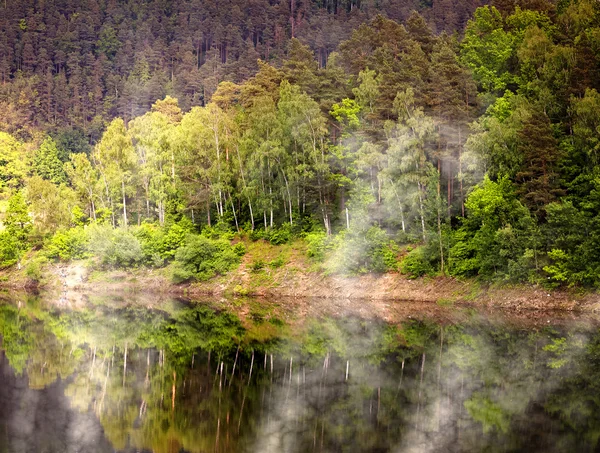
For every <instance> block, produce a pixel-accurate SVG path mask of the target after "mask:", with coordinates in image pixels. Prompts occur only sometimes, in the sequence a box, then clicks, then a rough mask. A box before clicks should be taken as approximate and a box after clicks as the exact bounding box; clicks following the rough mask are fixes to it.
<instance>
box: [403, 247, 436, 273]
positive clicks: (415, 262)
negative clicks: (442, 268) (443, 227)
mask: <svg viewBox="0 0 600 453" xmlns="http://www.w3.org/2000/svg"><path fill="white" fill-rule="evenodd" d="M400 269H401V270H402V272H403V273H405V274H408V275H409V276H410V277H411V278H417V277H421V276H423V275H425V274H431V273H433V272H434V268H433V266H432V265H431V262H430V261H429V259H428V257H427V253H426V249H425V247H417V248H416V249H414V250H412V251H411V252H410V253H409V254H408V255H406V257H405V258H404V259H403V260H402V262H401V263H400Z"/></svg>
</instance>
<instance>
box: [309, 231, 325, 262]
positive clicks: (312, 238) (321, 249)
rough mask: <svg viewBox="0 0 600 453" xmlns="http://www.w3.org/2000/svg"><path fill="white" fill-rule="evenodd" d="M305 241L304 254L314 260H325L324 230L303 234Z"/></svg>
mask: <svg viewBox="0 0 600 453" xmlns="http://www.w3.org/2000/svg"><path fill="white" fill-rule="evenodd" d="M304 240H305V241H306V244H307V247H306V254H307V255H308V257H309V258H312V259H313V260H315V261H318V262H323V261H325V253H326V250H327V244H328V241H327V235H326V234H325V232H324V231H314V232H312V233H308V234H306V235H305V236H304Z"/></svg>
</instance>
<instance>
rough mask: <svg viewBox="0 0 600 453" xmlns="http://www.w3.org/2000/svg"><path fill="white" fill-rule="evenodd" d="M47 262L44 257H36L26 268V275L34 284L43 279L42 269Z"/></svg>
mask: <svg viewBox="0 0 600 453" xmlns="http://www.w3.org/2000/svg"><path fill="white" fill-rule="evenodd" d="M46 262H47V260H46V258H45V257H44V256H37V257H35V258H34V259H33V260H32V261H30V262H29V263H28V264H27V267H26V268H25V275H27V277H28V278H29V279H30V280H32V281H34V282H39V281H41V280H42V277H43V273H42V269H43V267H44V265H45V264H46Z"/></svg>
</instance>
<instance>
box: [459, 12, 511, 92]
mask: <svg viewBox="0 0 600 453" xmlns="http://www.w3.org/2000/svg"><path fill="white" fill-rule="evenodd" d="M514 39H515V38H514V36H513V35H512V34H511V33H509V32H506V31H505V30H504V27H503V20H502V16H501V15H500V12H499V11H498V10H497V9H496V8H495V7H493V6H492V7H490V6H483V7H481V8H478V9H477V10H476V11H475V15H474V17H473V19H472V20H470V21H469V23H468V25H467V28H466V30H465V38H464V39H463V41H462V43H461V58H462V61H463V62H464V63H465V65H466V66H467V67H468V68H469V69H471V70H472V71H473V76H474V77H475V80H477V81H478V82H479V83H480V84H481V86H482V87H483V89H484V90H486V91H487V92H491V93H494V92H502V91H503V90H504V89H505V88H506V86H507V85H508V84H509V83H511V82H512V81H513V75H512V74H511V73H510V72H509V69H510V67H509V62H510V59H511V57H513V55H514V51H515V47H514Z"/></svg>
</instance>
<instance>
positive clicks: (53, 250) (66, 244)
mask: <svg viewBox="0 0 600 453" xmlns="http://www.w3.org/2000/svg"><path fill="white" fill-rule="evenodd" d="M88 242H89V239H88V235H87V232H86V231H85V229H84V228H83V227H76V228H71V229H69V230H62V231H57V232H56V233H55V234H54V236H52V238H51V239H50V241H49V242H48V243H47V244H46V246H45V247H44V248H45V250H46V253H45V254H46V256H47V257H48V258H51V259H61V260H63V261H68V260H75V259H83V258H85V257H86V256H87V254H88V253H87V252H88Z"/></svg>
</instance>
